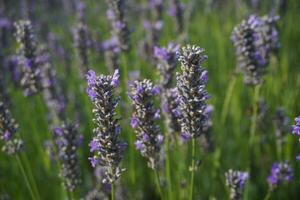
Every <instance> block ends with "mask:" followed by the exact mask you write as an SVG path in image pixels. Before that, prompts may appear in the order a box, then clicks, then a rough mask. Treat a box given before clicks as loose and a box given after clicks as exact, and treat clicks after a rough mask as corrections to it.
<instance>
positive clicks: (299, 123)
mask: <svg viewBox="0 0 300 200" xmlns="http://www.w3.org/2000/svg"><path fill="white" fill-rule="evenodd" d="M295 122H296V124H295V125H293V126H292V133H293V134H294V135H296V136H300V116H299V117H296V118H295Z"/></svg>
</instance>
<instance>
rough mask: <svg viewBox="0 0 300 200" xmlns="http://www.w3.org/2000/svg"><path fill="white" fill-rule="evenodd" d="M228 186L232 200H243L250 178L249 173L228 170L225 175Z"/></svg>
mask: <svg viewBox="0 0 300 200" xmlns="http://www.w3.org/2000/svg"><path fill="white" fill-rule="evenodd" d="M225 177H226V185H227V187H228V188H229V190H230V199H231V200H240V199H243V193H244V189H245V184H246V182H247V180H248V178H249V174H248V172H243V171H236V170H232V169H230V170H228V171H227V172H226V173H225Z"/></svg>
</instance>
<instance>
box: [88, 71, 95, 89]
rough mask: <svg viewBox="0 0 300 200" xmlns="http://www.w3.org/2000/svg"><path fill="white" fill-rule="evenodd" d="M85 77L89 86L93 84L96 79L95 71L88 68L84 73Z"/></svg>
mask: <svg viewBox="0 0 300 200" xmlns="http://www.w3.org/2000/svg"><path fill="white" fill-rule="evenodd" d="M86 79H87V83H88V86H90V87H92V86H94V85H95V84H96V81H97V76H96V72H95V71H93V70H89V71H88V72H87V74H86Z"/></svg>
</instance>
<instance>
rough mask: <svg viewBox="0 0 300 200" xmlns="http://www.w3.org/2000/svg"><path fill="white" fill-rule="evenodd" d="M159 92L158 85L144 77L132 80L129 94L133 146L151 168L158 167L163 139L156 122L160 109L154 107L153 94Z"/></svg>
mask: <svg viewBox="0 0 300 200" xmlns="http://www.w3.org/2000/svg"><path fill="white" fill-rule="evenodd" d="M159 92H160V89H159V87H157V86H154V85H153V84H152V82H151V81H149V80H147V79H145V80H143V81H134V82H133V83H132V85H131V92H130V95H129V96H130V98H131V100H132V104H133V114H132V118H131V122H130V124H131V127H132V128H133V129H134V130H135V133H136V136H137V141H136V142H135V146H136V149H137V150H139V151H140V152H141V154H142V156H143V157H145V158H146V159H147V161H148V166H149V167H150V168H152V169H157V168H158V162H159V153H160V150H161V146H162V144H163V140H164V137H163V135H161V131H160V128H159V126H158V125H157V124H156V121H157V120H158V119H159V118H160V110H159V109H156V108H155V107H154V96H156V95H158V94H159Z"/></svg>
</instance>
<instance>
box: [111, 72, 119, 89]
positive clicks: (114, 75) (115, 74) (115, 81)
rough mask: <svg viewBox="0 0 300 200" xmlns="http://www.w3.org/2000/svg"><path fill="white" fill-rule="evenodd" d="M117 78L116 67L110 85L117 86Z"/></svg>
mask: <svg viewBox="0 0 300 200" xmlns="http://www.w3.org/2000/svg"><path fill="white" fill-rule="evenodd" d="M119 78H120V73H119V70H118V69H116V70H115V72H114V74H113V76H112V79H111V85H112V86H113V87H118V86H119V83H120V81H119Z"/></svg>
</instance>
